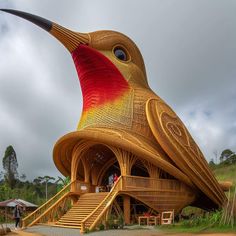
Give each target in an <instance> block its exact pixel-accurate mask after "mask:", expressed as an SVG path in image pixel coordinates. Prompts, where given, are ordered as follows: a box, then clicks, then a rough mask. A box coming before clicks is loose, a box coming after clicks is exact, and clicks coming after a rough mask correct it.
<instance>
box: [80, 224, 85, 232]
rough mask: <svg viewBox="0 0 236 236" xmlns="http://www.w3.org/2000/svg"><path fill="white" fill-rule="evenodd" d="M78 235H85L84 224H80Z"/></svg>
mask: <svg viewBox="0 0 236 236" xmlns="http://www.w3.org/2000/svg"><path fill="white" fill-rule="evenodd" d="M80 233H81V234H83V233H85V228H84V222H81V229H80Z"/></svg>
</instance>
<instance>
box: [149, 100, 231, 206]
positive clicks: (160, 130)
mask: <svg viewBox="0 0 236 236" xmlns="http://www.w3.org/2000/svg"><path fill="white" fill-rule="evenodd" d="M146 114H147V119H148V123H149V125H150V128H151V130H152V132H153V135H154V136H155V138H156V140H157V142H158V143H159V144H160V145H161V147H162V148H163V150H164V151H165V152H166V153H167V155H168V156H169V157H170V158H171V159H172V161H173V162H174V163H175V165H176V166H177V167H178V168H179V169H180V170H181V171H182V172H183V173H185V174H186V175H187V176H188V177H189V178H190V180H191V181H192V182H193V183H194V184H195V185H196V186H197V188H198V189H199V190H201V191H202V192H203V193H204V194H205V195H206V196H207V197H208V198H210V199H211V200H212V201H213V202H214V203H215V204H217V205H218V206H222V204H223V203H224V201H225V199H226V197H225V194H224V192H223V191H222V190H221V188H220V186H219V184H218V182H217V180H216V179H215V177H214V175H213V174H212V172H211V170H210V169H209V167H208V163H207V162H206V160H205V158H204V156H203V154H202V153H201V151H200V149H199V148H198V146H197V144H196V143H195V142H194V140H193V138H192V137H191V135H190V134H189V132H188V130H187V129H186V127H185V126H184V124H183V122H182V121H181V120H180V119H179V117H178V116H177V115H176V114H175V112H174V111H173V110H172V109H171V108H170V107H169V106H168V105H167V104H166V103H164V102H163V101H162V100H161V99H158V98H157V99H149V100H148V101H147V104H146ZM170 174H171V173H170Z"/></svg>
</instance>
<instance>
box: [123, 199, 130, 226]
mask: <svg viewBox="0 0 236 236" xmlns="http://www.w3.org/2000/svg"><path fill="white" fill-rule="evenodd" d="M123 201H124V221H125V224H130V196H128V195H124V196H123Z"/></svg>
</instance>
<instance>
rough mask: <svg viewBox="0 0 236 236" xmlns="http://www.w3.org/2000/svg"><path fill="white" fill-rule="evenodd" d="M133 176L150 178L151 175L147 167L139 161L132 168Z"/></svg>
mask: <svg viewBox="0 0 236 236" xmlns="http://www.w3.org/2000/svg"><path fill="white" fill-rule="evenodd" d="M131 175H133V176H142V177H149V173H148V170H147V168H146V166H145V165H144V164H143V162H142V161H141V160H139V159H137V160H136V162H135V163H134V165H133V166H132V168H131Z"/></svg>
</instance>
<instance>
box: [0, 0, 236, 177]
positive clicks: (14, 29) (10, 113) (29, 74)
mask: <svg viewBox="0 0 236 236" xmlns="http://www.w3.org/2000/svg"><path fill="white" fill-rule="evenodd" d="M0 8H12V9H17V10H22V11H26V12H30V13H33V14H36V15H40V16H42V17H45V18H47V19H49V20H52V21H54V22H57V23H59V24H61V25H63V26H65V27H68V28H70V29H73V30H76V31H80V32H91V31H96V30H101V29H112V30H116V31H120V32H123V33H125V34H126V35H128V36H129V37H131V38H132V39H133V40H134V41H135V42H136V43H137V45H138V47H139V48H140V50H141V52H142V54H143V57H144V60H145V64H146V69H147V73H148V80H149V84H150V86H151V87H152V89H153V90H154V91H155V92H156V93H157V94H158V95H159V96H161V97H162V98H163V99H164V100H165V101H166V102H167V103H168V104H169V105H170V106H171V107H172V108H173V109H174V110H175V111H176V113H177V114H178V115H179V116H180V118H181V119H182V120H183V121H184V123H185V124H186V126H187V127H188V128H189V131H190V133H191V134H192V136H193V137H194V139H195V140H196V142H197V143H198V144H199V146H200V148H201V150H202V151H203V153H204V154H205V157H206V158H207V159H208V160H210V159H211V158H213V157H214V153H216V152H217V153H218V155H219V154H220V153H221V151H222V150H224V149H226V148H230V149H232V150H233V151H236V14H235V12H236V1H234V0H232V1H230V0H178V1H177V0H149V1H144V0H139V1H137V0H129V1H127V0H119V1H116V0H100V1H92V0H70V1H66V0H60V1H58V0H50V1H49V0H44V1H42V0H32V1H28V0H12V1H7V0H6V1H0ZM81 105H82V98H81V90H80V85H79V82H78V79H77V75H76V71H75V69H74V65H73V62H72V59H71V57H70V55H69V53H68V52H67V50H66V49H65V48H64V47H63V46H62V45H61V44H60V43H59V42H58V41H56V40H55V39H54V38H53V37H51V36H50V35H49V34H48V33H46V32H45V31H43V30H42V29H40V28H38V27H36V26H35V25H33V24H31V23H28V22H27V21H25V20H23V19H21V18H18V17H15V16H12V15H9V14H7V13H3V12H0V157H2V156H3V155H4V152H5V149H6V147H7V146H8V145H10V144H11V145H13V147H14V149H15V150H16V153H17V158H18V163H19V172H20V173H25V174H26V176H27V178H28V179H32V178H34V177H36V176H39V175H40V176H43V175H52V176H58V175H59V172H58V171H57V169H56V168H55V166H54V164H53V160H52V149H53V145H54V143H55V142H56V141H57V139H59V137H61V136H62V135H64V134H66V133H68V132H71V131H74V130H75V129H76V126H77V123H78V120H79V118H80V113H81ZM1 170H2V165H1V163H0V171H1Z"/></svg>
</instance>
